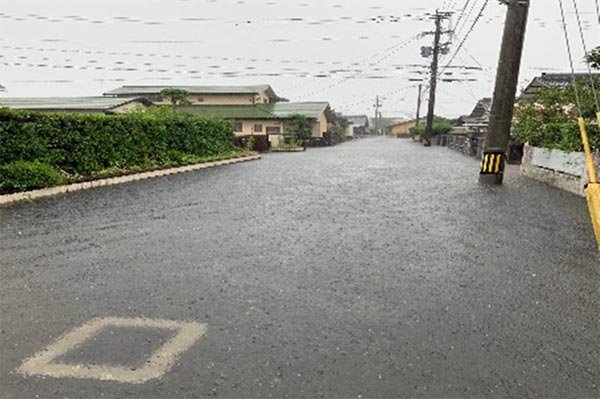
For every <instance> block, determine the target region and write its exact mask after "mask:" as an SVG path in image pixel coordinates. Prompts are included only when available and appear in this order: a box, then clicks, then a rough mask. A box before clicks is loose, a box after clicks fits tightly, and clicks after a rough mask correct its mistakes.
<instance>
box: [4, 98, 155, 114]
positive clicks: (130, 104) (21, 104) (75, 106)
mask: <svg viewBox="0 0 600 399" xmlns="http://www.w3.org/2000/svg"><path fill="white" fill-rule="evenodd" d="M150 105H152V103H151V102H150V101H148V100H146V99H144V98H111V97H14V98H8V97H7V98H3V97H0V108H11V109H22V110H28V111H45V112H75V113H92V114H118V113H122V112H126V111H129V110H131V109H133V108H136V107H148V106H150Z"/></svg>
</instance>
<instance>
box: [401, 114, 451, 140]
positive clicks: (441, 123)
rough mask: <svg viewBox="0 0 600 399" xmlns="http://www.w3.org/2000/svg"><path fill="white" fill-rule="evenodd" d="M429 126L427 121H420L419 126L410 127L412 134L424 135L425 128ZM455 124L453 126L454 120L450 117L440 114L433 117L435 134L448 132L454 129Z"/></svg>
mask: <svg viewBox="0 0 600 399" xmlns="http://www.w3.org/2000/svg"><path fill="white" fill-rule="evenodd" d="M426 128H427V123H425V122H424V123H419V124H418V125H417V126H415V127H413V128H411V129H410V134H411V135H413V136H415V135H417V134H418V135H421V136H423V135H424V134H425V129H426ZM452 129H453V126H452V122H451V121H450V120H449V119H446V118H442V117H440V116H436V117H434V119H433V132H432V133H433V135H434V136H435V135H437V134H448V133H450V132H451V131H452Z"/></svg>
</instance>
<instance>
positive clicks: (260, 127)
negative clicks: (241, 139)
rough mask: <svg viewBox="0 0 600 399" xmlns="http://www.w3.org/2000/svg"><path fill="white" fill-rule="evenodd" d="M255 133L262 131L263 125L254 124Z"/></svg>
mask: <svg viewBox="0 0 600 399" xmlns="http://www.w3.org/2000/svg"><path fill="white" fill-rule="evenodd" d="M254 133H262V125H261V124H259V123H257V124H256V125H254Z"/></svg>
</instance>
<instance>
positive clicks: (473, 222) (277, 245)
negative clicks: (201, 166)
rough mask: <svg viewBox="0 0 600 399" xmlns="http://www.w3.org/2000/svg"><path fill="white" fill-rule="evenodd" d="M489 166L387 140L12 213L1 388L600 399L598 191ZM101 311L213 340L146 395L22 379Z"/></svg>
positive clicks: (1, 274)
mask: <svg viewBox="0 0 600 399" xmlns="http://www.w3.org/2000/svg"><path fill="white" fill-rule="evenodd" d="M477 170H478V162H477V161H475V160H474V159H470V158H467V157H464V156H462V155H459V154H457V153H455V152H452V151H451V150H448V149H445V148H438V147H434V148H431V149H426V148H423V147H421V146H420V145H417V144H414V143H411V142H408V141H401V140H398V141H395V140H391V139H381V138H376V139H368V140H361V141H358V142H352V143H347V144H343V145H341V146H337V147H334V148H323V149H312V150H309V151H308V152H306V153H295V154H271V155H266V156H265V157H264V159H263V160H261V161H257V162H251V163H246V164H240V165H232V166H227V167H222V168H219V169H212V170H205V171H200V172H193V173H188V174H182V175H176V176H169V177H164V178H158V179H155V180H149V181H140V182H134V183H129V184H126V185H121V186H114V187H106V188H100V189H95V190H90V191H86V192H79V193H74V194H70V195H67V196H61V197H56V198H50V199H44V200H39V201H36V202H34V203H21V204H17V205H13V206H10V207H4V208H0V251H1V254H2V256H1V258H0V278H1V280H0V299H1V314H0V329H1V331H0V355H1V363H0V392H1V394H0V395H1V397H2V398H34V397H40V398H92V397H107V398H124V397H133V398H191V397H224V398H240V397H293V398H299V397H336V398H338V397H362V398H369V397H406V396H411V397H497V398H505V397H545V398H549V397H555V398H559V397H560V398H567V397H571V398H575V397H578V398H583V397H587V398H591V397H600V388H599V384H600V334H599V326H600V320H599V314H600V257H599V256H598V254H597V253H596V252H595V249H594V243H593V237H592V229H591V226H590V225H589V221H588V217H587V213H586V212H587V210H586V205H585V201H584V200H583V199H582V198H579V197H576V196H573V195H571V194H568V193H564V192H561V191H559V190H556V189H553V188H550V187H547V186H544V185H542V184H539V183H536V182H533V181H530V180H527V179H524V178H521V177H519V176H518V175H517V174H516V173H514V171H512V172H511V173H509V176H508V178H507V181H506V183H507V184H506V185H505V186H503V187H494V188H489V187H482V186H479V185H478V184H477V183H476V182H477ZM109 316H118V317H131V318H136V317H147V318H153V319H171V320H184V321H185V320H187V321H197V322H200V323H204V324H206V325H207V327H208V331H207V333H206V335H204V336H203V337H202V338H200V339H199V340H198V341H197V342H196V343H195V344H194V345H193V346H192V347H191V348H190V349H189V350H187V351H186V352H185V353H183V354H182V355H181V357H180V358H179V359H178V361H177V364H175V366H174V367H173V368H172V369H171V371H170V372H168V373H167V374H166V375H164V376H163V377H162V378H160V379H157V380H152V381H149V382H146V383H144V384H138V385H134V384H124V383H117V382H106V381H97V380H80V379H69V378H51V377H48V378H42V377H23V376H22V375H20V374H18V373H17V372H16V371H15V370H16V369H17V368H18V367H19V366H20V364H21V363H22V361H23V360H24V359H26V358H28V357H30V356H32V355H33V354H34V353H36V352H38V351H40V350H42V349H43V348H44V347H46V346H47V345H49V344H51V343H52V342H54V341H55V340H56V339H57V338H58V337H59V336H60V335H62V334H64V333H66V332H68V331H70V330H72V329H73V328H75V327H78V326H80V325H82V324H84V323H86V322H87V321H89V320H91V319H93V318H96V317H109ZM122 333H123V331H121V334H122ZM135 333H136V334H143V331H142V332H140V331H136V332H135ZM152 334H154V335H155V336H160V334H158V333H157V332H153V333H151V334H150V335H152ZM100 341H103V342H104V341H106V342H108V343H105V346H108V348H106V347H103V348H102V349H96V351H97V352H101V355H102V356H99V357H100V358H101V359H103V360H101V361H100V362H108V361H110V359H111V355H110V351H114V353H115V355H114V358H115V359H117V360H115V363H118V362H120V361H121V362H123V361H125V360H123V359H122V358H123V357H124V356H125V357H126V355H123V352H126V351H127V349H128V348H127V347H125V346H128V345H131V342H130V341H131V340H124V339H117V340H113V342H112V343H111V341H110V339H108V338H107V339H105V338H102V340H99V341H98V342H100ZM110 345H114V347H111V346H110ZM119 345H121V347H119ZM140 350H143V349H140ZM132 351H133V349H132ZM105 352H108V354H107V353H105ZM130 352H131V351H130ZM65 356H68V355H65ZM70 356H72V357H73V356H74V357H77V356H79V355H78V354H74V355H70ZM87 356H88V357H90V356H91V357H93V352H92V354H91V355H90V354H89V353H88V355H87ZM119 359H121V360H119ZM134 360H135V359H133V360H132V362H133V361H134ZM89 361H92V360H89ZM37 395H39V396H37Z"/></svg>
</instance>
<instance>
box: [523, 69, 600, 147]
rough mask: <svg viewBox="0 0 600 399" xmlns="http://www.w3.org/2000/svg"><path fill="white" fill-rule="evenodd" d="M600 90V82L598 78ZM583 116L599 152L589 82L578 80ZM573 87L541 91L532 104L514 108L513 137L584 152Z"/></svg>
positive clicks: (594, 110) (597, 82) (529, 102)
mask: <svg viewBox="0 0 600 399" xmlns="http://www.w3.org/2000/svg"><path fill="white" fill-rule="evenodd" d="M595 84H596V86H598V87H600V86H599V85H600V79H596V82H595ZM577 86H578V94H579V103H580V104H581V111H582V116H583V117H584V119H585V120H586V122H587V130H588V135H589V138H590V145H591V146H592V148H595V149H596V150H600V130H599V129H598V125H594V124H593V123H594V122H595V120H596V108H595V101H594V95H593V90H592V87H591V85H590V82H589V80H588V79H581V80H579V81H577ZM576 102H577V100H576V97H575V90H574V88H573V85H568V86H566V87H544V88H540V89H538V91H537V92H536V94H535V96H534V97H533V99H532V100H530V101H525V102H521V103H519V104H518V105H517V106H516V108H515V122H514V124H513V130H514V134H515V135H516V137H517V139H518V140H519V141H521V142H523V143H525V142H528V143H530V144H531V145H534V146H538V147H544V148H554V149H559V150H563V151H581V149H582V147H583V143H582V141H581V135H580V133H579V126H578V124H577V117H578V109H577V107H576V106H575V104H576Z"/></svg>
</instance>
